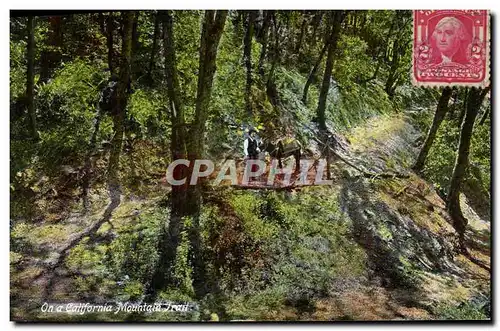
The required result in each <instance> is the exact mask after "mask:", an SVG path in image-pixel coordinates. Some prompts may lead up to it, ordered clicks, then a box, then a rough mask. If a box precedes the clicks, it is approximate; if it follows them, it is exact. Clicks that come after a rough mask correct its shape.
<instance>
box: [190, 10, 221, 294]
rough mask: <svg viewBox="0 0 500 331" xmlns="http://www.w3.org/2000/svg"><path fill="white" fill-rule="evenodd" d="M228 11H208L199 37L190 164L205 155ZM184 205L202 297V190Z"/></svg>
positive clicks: (196, 187)
mask: <svg viewBox="0 0 500 331" xmlns="http://www.w3.org/2000/svg"><path fill="white" fill-rule="evenodd" d="M226 16H227V11H225V10H217V11H215V10H207V11H206V12H205V20H204V22H203V29H202V33H201V45H200V60H199V61H200V62H199V70H198V72H199V74H198V88H197V93H196V106H195V119H194V123H193V125H192V126H191V130H190V137H191V138H192V139H190V141H189V145H188V155H190V159H191V164H192V163H193V162H194V160H195V159H196V158H200V157H202V156H203V154H204V146H205V130H206V122H207V119H208V116H209V104H210V97H211V95H212V86H213V78H214V75H215V70H216V60H217V49H218V47H219V42H220V39H221V37H222V32H223V31H224V25H225V22H226ZM186 203H187V204H188V205H189V206H190V207H191V208H192V209H191V214H192V215H193V224H192V231H191V235H190V237H191V247H192V250H193V254H192V256H193V269H194V277H193V283H194V284H193V285H194V286H193V287H194V289H195V292H196V294H197V295H198V296H200V297H201V296H203V295H204V294H205V291H206V288H205V269H204V261H203V257H202V256H201V235H200V219H199V214H200V207H201V187H200V185H199V184H198V185H190V186H189V188H188V191H187V198H186Z"/></svg>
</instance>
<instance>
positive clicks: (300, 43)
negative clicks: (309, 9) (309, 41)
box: [295, 14, 309, 58]
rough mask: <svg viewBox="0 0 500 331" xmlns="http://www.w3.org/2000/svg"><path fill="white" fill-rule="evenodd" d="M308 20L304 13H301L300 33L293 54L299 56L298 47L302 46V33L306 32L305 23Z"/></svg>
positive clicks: (306, 23)
mask: <svg viewBox="0 0 500 331" xmlns="http://www.w3.org/2000/svg"><path fill="white" fill-rule="evenodd" d="M308 23H309V20H308V19H307V17H306V15H305V14H302V26H301V27H300V35H299V39H298V41H297V45H296V46H295V55H297V56H298V57H299V58H300V49H301V47H302V41H303V40H304V34H305V32H306V28H307V25H308Z"/></svg>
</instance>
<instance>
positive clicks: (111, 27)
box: [106, 12, 115, 74]
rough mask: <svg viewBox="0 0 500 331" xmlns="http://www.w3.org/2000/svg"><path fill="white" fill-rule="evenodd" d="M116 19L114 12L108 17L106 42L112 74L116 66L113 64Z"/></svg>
mask: <svg viewBox="0 0 500 331" xmlns="http://www.w3.org/2000/svg"><path fill="white" fill-rule="evenodd" d="M114 25H115V19H114V16H113V12H109V13H108V17H107V18H106V30H107V31H106V32H107V33H106V41H107V45H108V68H109V72H110V73H111V74H113V73H114V71H115V66H114V63H113V53H114V49H113V47H114V44H113V32H114Z"/></svg>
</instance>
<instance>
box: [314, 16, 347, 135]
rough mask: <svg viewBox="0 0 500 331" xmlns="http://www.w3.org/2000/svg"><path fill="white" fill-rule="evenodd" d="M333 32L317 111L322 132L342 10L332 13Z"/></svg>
mask: <svg viewBox="0 0 500 331" xmlns="http://www.w3.org/2000/svg"><path fill="white" fill-rule="evenodd" d="M332 15H333V18H332V21H333V22H332V31H331V34H330V36H329V38H328V55H327V57H326V64H325V73H324V75H323V83H322V85H321V90H320V95H319V100H318V108H317V110H316V117H317V120H318V125H319V128H320V130H326V116H325V110H326V98H327V96H328V91H329V90H330V80H331V77H332V69H333V60H334V56H335V52H336V50H337V43H338V39H339V34H340V26H341V24H342V21H343V20H344V17H345V13H344V11H341V10H336V11H334V12H332Z"/></svg>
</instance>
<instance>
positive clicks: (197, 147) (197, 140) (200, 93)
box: [152, 10, 227, 295]
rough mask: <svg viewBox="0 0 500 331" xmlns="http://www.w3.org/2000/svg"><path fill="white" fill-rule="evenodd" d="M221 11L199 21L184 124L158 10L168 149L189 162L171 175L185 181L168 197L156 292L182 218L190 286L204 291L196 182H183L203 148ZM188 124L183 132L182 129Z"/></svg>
mask: <svg viewBox="0 0 500 331" xmlns="http://www.w3.org/2000/svg"><path fill="white" fill-rule="evenodd" d="M226 17H227V11H220V10H217V11H214V10H207V11H206V12H205V17H204V20H203V27H202V33H201V38H200V51H199V67H198V85H197V93H196V103H195V114H194V121H193V122H192V123H189V124H187V123H185V119H184V113H183V105H182V103H181V100H180V97H179V93H180V90H179V83H178V78H177V70H176V68H175V66H176V58H175V56H176V55H175V54H176V53H175V44H174V42H175V40H174V33H173V20H172V16H171V14H170V13H169V12H166V13H165V14H164V46H165V47H164V48H165V72H166V75H167V91H168V96H169V106H170V110H171V115H172V143H171V150H172V155H173V158H174V159H180V158H188V159H189V160H190V164H191V166H190V167H188V168H185V167H184V168H181V167H176V169H177V168H180V169H181V170H180V171H177V172H176V173H174V174H173V176H174V178H175V179H182V178H186V182H185V183H186V184H185V185H183V186H177V187H175V186H174V187H173V191H172V199H171V202H172V203H171V217H170V222H169V229H168V233H165V235H164V238H163V239H162V243H161V245H162V246H163V248H162V249H161V252H162V254H161V257H160V262H159V266H158V268H157V271H156V273H155V275H154V277H153V284H152V289H153V290H158V289H160V288H161V287H163V286H164V285H165V281H166V280H167V279H166V278H165V277H166V273H165V271H166V270H168V268H169V267H170V266H171V265H172V263H173V261H175V254H176V249H177V246H178V244H179V239H180V233H181V231H182V230H183V229H184V222H185V220H186V217H188V218H190V219H191V220H192V227H191V233H190V242H191V247H192V254H191V256H192V265H193V267H194V283H195V284H194V288H195V290H196V293H197V294H198V295H203V293H204V273H205V272H204V264H203V259H202V257H201V238H200V232H199V231H200V230H199V214H200V208H201V185H200V184H199V183H197V184H196V185H189V182H190V177H191V174H192V171H193V168H192V165H193V163H194V160H196V159H200V158H202V156H203V154H204V150H205V149H204V146H205V138H204V136H205V130H206V122H207V120H208V117H209V105H210V98H211V94H212V85H213V78H214V75H215V71H216V60H217V49H218V46H219V42H220V39H221V37H222V32H223V30H224V26H225V22H226ZM188 128H189V130H188Z"/></svg>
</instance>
